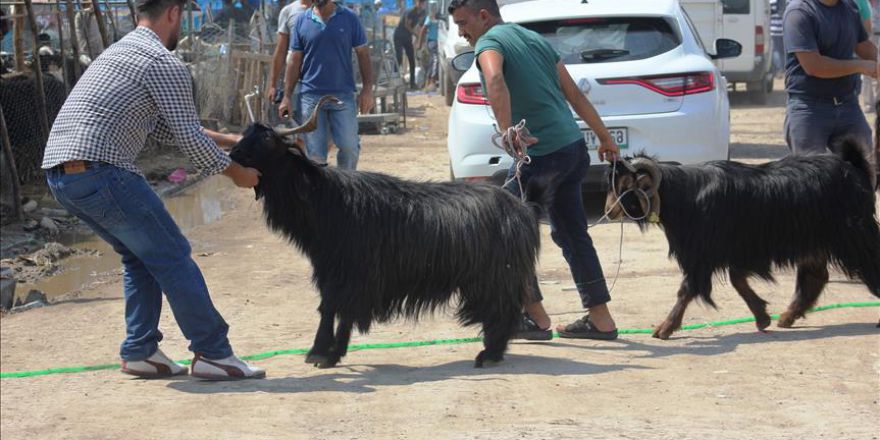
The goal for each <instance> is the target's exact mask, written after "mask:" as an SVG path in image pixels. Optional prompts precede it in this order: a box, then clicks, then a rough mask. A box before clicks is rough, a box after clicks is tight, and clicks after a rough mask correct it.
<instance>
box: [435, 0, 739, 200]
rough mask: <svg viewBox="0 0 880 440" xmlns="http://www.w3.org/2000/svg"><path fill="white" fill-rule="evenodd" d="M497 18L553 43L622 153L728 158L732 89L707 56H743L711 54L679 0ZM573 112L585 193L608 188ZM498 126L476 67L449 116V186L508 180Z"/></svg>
mask: <svg viewBox="0 0 880 440" xmlns="http://www.w3.org/2000/svg"><path fill="white" fill-rule="evenodd" d="M501 15H502V17H503V18H504V20H505V21H507V22H513V23H518V24H520V25H522V26H524V27H526V28H529V29H531V30H534V31H536V32H538V33H539V34H541V35H542V36H544V38H546V39H547V40H548V41H549V42H550V44H551V45H552V46H553V47H554V48H555V49H556V51H557V52H558V53H559V55H560V57H561V58H562V60H563V62H564V63H565V64H566V67H567V68H568V70H569V72H570V73H571V75H572V77H573V78H574V80H575V82H576V83H578V84H579V85H580V87H581V90H583V92H584V93H585V94H587V95H588V96H589V98H590V101H591V102H592V103H593V105H594V106H595V107H596V109H597V111H598V112H599V114H600V116H601V117H602V120H603V121H604V122H605V125H606V126H607V127H608V128H609V130H610V131H611V134H612V135H613V136H614V137H615V139H616V141H617V143H618V145H619V146H620V148H621V152H622V154H624V155H628V154H629V155H631V154H634V153H638V152H644V153H647V154H649V155H652V156H656V157H657V158H658V159H659V160H661V161H671V162H677V163H681V164H692V163H698V162H704V161H708V160H716V159H727V158H728V157H729V154H728V141H729V135H730V107H729V103H728V100H727V84H726V82H725V80H724V78H723V77H722V76H721V74H720V73H719V71H718V68H717V67H715V65H714V64H713V63H712V60H711V59H710V58H724V57H732V56H736V55H738V54H739V52H740V51H741V49H742V48H741V47H740V46H739V44H738V43H736V42H735V41H732V40H725V39H719V40H718V41H717V42H716V46H717V48H718V50H717V54H716V55H712V56H710V55H708V54H707V53H706V51H705V50H704V49H703V47H702V44H701V43H700V41H699V40H698V39H697V38H696V37H695V36H694V30H693V26H692V24H691V23H690V21H689V19H688V18H687V16H686V14H684V12H683V11H682V9H681V7H680V6H679V4H678V1H676V0H652V1H644V0H590V1H589V2H584V1H582V0H534V1H529V2H523V3H517V4H511V5H507V6H503V7H502V8H501ZM466 56H468V55H462V56H460V57H462V58H464V57H466ZM469 56H470V57H471V58H472V56H473V55H472V53H471V54H469ZM456 61H457V62H456V63H455V64H457V65H460V64H461V62H460V61H461V59H459V60H456ZM512 92H513V93H516V91H512ZM572 114H573V115H574V117H575V118H576V120H577V122H578V125H579V126H580V127H581V130H583V132H584V137H585V138H586V140H587V145H588V147H589V148H590V150H591V151H590V159H591V164H592V166H591V167H590V172H589V173H588V177H587V182H586V189H587V190H604V179H603V174H604V169H605V167H606V166H607V165H600V164H599V160H598V158H597V156H596V152H595V149H596V148H597V147H598V140H597V139H596V136H595V135H594V133H593V132H592V131H590V130H589V129H588V127H587V126H586V124H585V123H584V122H583V121H582V120H580V118H578V117H577V115H576V114H574V112H572ZM494 122H495V120H494V116H493V114H492V108H491V107H490V106H489V102H488V100H487V99H486V96H485V94H484V93H483V90H482V87H481V85H480V78H479V73H478V72H477V70H476V67H475V66H473V65H471V67H470V68H469V69H468V70H467V72H465V73H464V74H463V75H462V77H461V79H460V80H459V82H458V86H457V89H456V99H455V102H454V103H453V106H452V110H451V112H450V115H449V137H448V141H447V142H448V144H447V145H448V148H449V158H450V165H451V167H450V168H451V175H452V176H451V177H452V178H453V179H466V180H487V179H491V180H493V181H495V182H501V181H503V179H504V177H505V175H506V173H507V169H508V167H509V166H510V164H511V162H512V159H511V158H510V157H509V156H507V155H506V154H505V153H504V152H503V151H501V150H499V149H497V148H496V147H495V146H493V144H492V142H491V136H492V134H493V133H494V130H495V128H494ZM526 124H527V126H528V121H526Z"/></svg>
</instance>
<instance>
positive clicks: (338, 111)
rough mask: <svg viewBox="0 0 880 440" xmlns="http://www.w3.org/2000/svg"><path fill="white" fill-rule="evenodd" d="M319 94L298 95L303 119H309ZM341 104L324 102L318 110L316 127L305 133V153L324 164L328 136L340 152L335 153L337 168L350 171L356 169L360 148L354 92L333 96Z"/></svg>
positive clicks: (325, 161)
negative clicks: (331, 137)
mask: <svg viewBox="0 0 880 440" xmlns="http://www.w3.org/2000/svg"><path fill="white" fill-rule="evenodd" d="M321 96H322V95H318V94H313V93H303V94H301V95H300V105H301V106H302V115H303V118H308V117H309V116H311V115H312V112H313V111H314V110H315V106H316V105H317V104H318V100H320V99H321ZM334 96H336V97H337V98H339V100H340V101H342V104H333V103H326V104H324V105H323V106H322V107H321V109H320V110H319V111H318V128H317V129H316V130H315V131H313V132H311V133H306V152H307V153H308V154H309V158H311V159H312V160H314V161H315V162H318V163H321V164H326V163H327V149H328V143H329V141H330V137H329V136H330V135H332V136H333V143H334V144H336V148H338V149H339V151H338V152H337V153H336V165H337V166H338V167H339V168H342V169H347V170H353V169H356V168H357V163H358V157H359V156H360V151H361V142H360V138H358V121H357V113H358V107H357V100H356V99H355V96H354V93H348V94H340V95H334Z"/></svg>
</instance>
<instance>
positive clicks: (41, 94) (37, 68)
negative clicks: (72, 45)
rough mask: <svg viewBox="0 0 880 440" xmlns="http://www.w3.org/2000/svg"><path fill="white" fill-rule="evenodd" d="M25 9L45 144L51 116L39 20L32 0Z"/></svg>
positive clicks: (25, 3)
mask: <svg viewBox="0 0 880 440" xmlns="http://www.w3.org/2000/svg"><path fill="white" fill-rule="evenodd" d="M24 7H25V9H26V10H27V18H28V23H29V24H30V27H31V35H32V36H33V38H34V50H33V51H34V80H35V83H36V86H37V98H38V99H37V109H39V111H40V128H42V129H43V143H45V142H46V140H47V139H49V114H48V112H47V111H46V107H47V106H46V89H44V88H43V68H42V65H41V63H40V55H39V53H37V51H38V50H39V49H38V48H39V39H38V37H37V35H38V32H37V20H36V17H35V16H34V8H33V5H32V4H31V0H24Z"/></svg>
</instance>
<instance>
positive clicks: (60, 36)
mask: <svg viewBox="0 0 880 440" xmlns="http://www.w3.org/2000/svg"><path fill="white" fill-rule="evenodd" d="M55 19H56V20H57V21H56V23H57V24H58V56H59V57H61V74H62V75H63V76H64V91H65V94H67V95H69V94H70V89H71V88H72V87H73V85H72V84H71V83H70V74H69V71H68V69H67V57H65V56H64V26H63V24H64V23H63V22H64V20H62V19H61V3H60V2H57V1H56V2H55Z"/></svg>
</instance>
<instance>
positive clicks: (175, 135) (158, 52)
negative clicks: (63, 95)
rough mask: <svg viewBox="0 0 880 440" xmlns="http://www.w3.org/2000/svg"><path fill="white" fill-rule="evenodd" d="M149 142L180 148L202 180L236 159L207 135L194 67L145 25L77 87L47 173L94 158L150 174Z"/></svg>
mask: <svg viewBox="0 0 880 440" xmlns="http://www.w3.org/2000/svg"><path fill="white" fill-rule="evenodd" d="M147 136H152V137H153V138H154V139H156V140H157V141H159V142H162V143H165V144H169V145H177V146H178V147H179V148H180V150H181V151H183V153H184V154H186V155H187V157H189V159H190V161H192V163H193V165H195V167H196V168H197V169H198V170H199V171H200V172H201V173H202V174H216V173H219V172H220V171H223V170H224V169H225V168H226V167H227V166H228V165H229V163H230V161H231V160H230V159H229V156H228V155H227V154H226V153H224V152H223V150H221V149H220V148H219V147H218V146H217V144H216V143H214V141H213V140H211V138H209V137H208V136H207V135H206V134H205V133H204V132H203V131H202V129H201V123H200V122H199V118H198V115H197V114H196V109H195V104H194V103H193V95H192V79H191V76H190V74H189V71H188V70H187V68H186V66H184V65H183V63H182V62H181V61H180V60H179V59H178V58H177V57H176V56H174V54H172V53H171V52H169V51H168V49H166V48H165V46H164V45H163V44H162V42H161V41H160V40H159V37H158V36H157V35H156V34H155V33H154V32H153V31H152V30H150V29H147V28H145V27H138V28H137V29H135V30H133V31H131V32H130V33H129V34H128V35H126V36H125V37H124V38H122V39H121V40H119V41H118V42H117V43H116V44H113V45H112V46H110V47H109V48H107V50H105V51H104V52H103V53H102V54H101V55H100V56H99V57H98V58H97V59H96V60H95V61H94V62H93V63H92V64H91V65H90V66H89V68H88V69H87V70H86V72H85V74H83V76H82V78H80V80H79V81H78V82H77V83H76V87H74V88H73V90H72V91H71V92H70V96H68V97H67V101H65V102H64V106H62V107H61V111H60V112H59V113H58V117H57V118H56V119H55V123H54V124H53V125H52V131H51V132H50V133H49V141H48V142H47V144H46V151H45V154H44V156H43V166H42V168H43V169H49V168H52V167H54V166H56V165H59V164H61V163H64V162H67V161H70V160H90V161H98V162H106V163H109V164H112V165H116V166H118V167H120V168H122V169H125V170H128V171H131V172H133V173H137V174H140V175H143V173H142V172H141V171H140V170H139V169H138V168H137V167H136V166H135V165H134V161H135V158H137V155H138V153H140V151H141V150H142V149H143V148H144V145H145V144H146V140H147Z"/></svg>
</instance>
